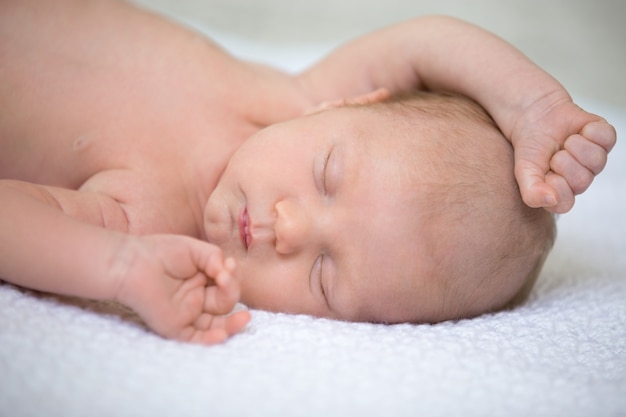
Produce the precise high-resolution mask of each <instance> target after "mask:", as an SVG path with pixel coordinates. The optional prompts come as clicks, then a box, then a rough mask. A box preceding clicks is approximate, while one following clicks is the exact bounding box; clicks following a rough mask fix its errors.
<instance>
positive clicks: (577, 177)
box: [550, 150, 594, 195]
mask: <svg viewBox="0 0 626 417" xmlns="http://www.w3.org/2000/svg"><path fill="white" fill-rule="evenodd" d="M550 168H551V169H552V171H553V172H554V173H555V174H558V175H559V176H561V177H562V178H563V179H564V180H565V181H566V182H567V184H568V186H569V188H570V189H571V191H572V192H573V193H574V194H575V195H577V194H580V193H582V192H584V191H585V190H586V189H587V188H588V187H589V186H590V185H591V182H592V181H593V177H594V174H593V172H591V171H589V170H588V169H587V168H585V167H584V166H583V165H582V164H580V162H578V161H577V160H576V158H574V157H573V156H572V154H570V153H569V152H568V151H565V150H563V151H558V152H557V153H555V154H554V156H553V157H552V159H551V160H550Z"/></svg>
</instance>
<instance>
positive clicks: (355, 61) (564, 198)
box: [300, 17, 615, 212]
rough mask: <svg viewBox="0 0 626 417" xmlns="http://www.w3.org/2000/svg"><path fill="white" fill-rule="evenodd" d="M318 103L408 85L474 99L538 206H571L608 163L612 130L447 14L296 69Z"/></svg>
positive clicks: (500, 45) (509, 49)
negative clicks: (506, 143) (507, 145)
mask: <svg viewBox="0 0 626 417" xmlns="http://www.w3.org/2000/svg"><path fill="white" fill-rule="evenodd" d="M300 79H301V81H302V84H303V85H304V86H305V88H307V89H308V90H309V91H310V93H311V94H312V95H313V97H314V99H315V100H317V101H331V100H337V99H344V98H347V97H355V96H359V95H362V94H367V93H369V92H371V91H374V90H376V89H378V88H386V89H388V90H390V91H391V93H396V92H401V91H408V90H411V89H426V90H446V91H452V92H456V93H459V94H463V95H466V96H468V97H471V98H472V99H474V100H475V101H477V102H478V103H479V104H481V105H482V106H483V107H484V108H485V109H486V110H487V111H488V112H489V114H490V115H491V116H492V117H493V119H494V120H495V121H496V123H497V124H498V126H499V128H500V129H501V130H502V132H503V133H504V135H505V136H506V137H507V138H508V139H509V140H510V141H511V143H512V144H513V146H514V149H515V174H516V178H517V181H518V184H519V186H520V191H521V193H522V197H523V199H524V201H525V202H526V203H527V204H528V205H530V206H532V207H545V208H546V209H548V210H550V211H553V212H566V211H568V210H569V209H570V208H571V207H572V205H573V203H574V195H575V194H579V193H581V192H583V191H584V190H585V189H586V188H587V187H588V186H589V185H590V184H591V181H592V180H593V178H594V176H595V175H597V174H598V173H599V172H600V171H601V170H602V169H603V168H604V165H605V163H606V156H607V153H608V152H609V151H610V150H611V148H612V146H613V145H614V143H615V130H614V129H613V128H612V126H610V125H609V124H608V123H606V121H604V120H603V119H602V118H600V117H598V116H596V115H593V114H590V113H587V112H585V111H583V110H582V109H580V108H579V107H577V106H576V105H574V104H573V102H572V100H571V97H570V96H569V94H568V93H567V91H566V90H565V89H564V88H563V87H562V86H561V84H559V83H558V81H556V80H555V79H554V78H553V77H551V76H550V75H549V74H547V73H546V72H544V71H543V70H541V69H540V68H539V67H537V66H536V65H535V64H534V63H532V62H531V61H530V60H529V59H527V58H526V57H525V56H524V55H523V54H522V53H521V52H519V51H518V50H517V49H515V48H514V47H513V46H511V45H510V44H508V43H507V42H505V41H504V40H502V39H500V38H499V37H497V36H495V35H493V34H491V33H489V32H487V31H484V30H482V29H480V28H478V27H475V26H473V25H471V24H469V23H465V22H462V21H459V20H457V19H453V18H448V17H426V18H417V19H414V20H410V21H407V22H404V23H401V24H398V25H395V26H392V27H390V28H387V29H383V30H380V31H377V32H374V33H372V34H370V35H367V36H364V37H363V38H360V39H357V40H355V41H353V42H351V43H348V44H346V45H345V46H343V47H341V48H339V49H338V50H336V51H335V52H334V53H332V54H331V55H329V56H328V57H327V58H326V59H324V60H322V61H321V62H320V63H318V64H317V65H316V66H314V67H312V68H311V69H310V70H308V71H305V72H304V73H302V74H301V75H300Z"/></svg>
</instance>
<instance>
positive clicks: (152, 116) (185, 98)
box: [0, 0, 310, 237]
mask: <svg viewBox="0 0 626 417" xmlns="http://www.w3.org/2000/svg"><path fill="white" fill-rule="evenodd" d="M27 1H28V0H18V1H16V2H15V4H17V3H20V2H21V5H20V7H15V4H14V3H13V2H8V3H4V4H3V5H1V6H0V80H1V81H0V108H2V109H3V110H2V112H1V113H0V178H11V179H18V180H23V181H29V182H34V183H40V184H45V185H51V186H56V187H63V188H69V189H73V190H80V191H85V192H96V193H102V194H105V195H108V196H111V197H113V198H114V199H115V200H116V201H118V202H120V203H122V204H124V205H125V210H126V213H127V216H128V218H129V231H130V232H133V233H156V232H170V233H184V234H187V235H191V236H195V237H202V235H203V230H202V209H203V207H202V204H203V201H205V200H206V198H207V197H208V194H209V193H210V192H211V190H212V189H213V188H214V186H215V184H216V182H217V180H218V178H219V176H220V174H221V172H222V171H223V169H224V167H225V165H226V163H227V162H228V160H229V158H230V156H231V155H232V153H233V152H234V151H235V150H236V149H237V147H238V146H239V145H240V144H241V142H242V141H244V140H245V139H246V138H247V137H249V136H250V135H251V134H253V133H254V132H255V131H257V130H258V129H260V128H262V127H264V126H266V125H268V124H271V123H273V122H277V121H280V120H284V119H288V118H291V117H295V116H297V115H299V114H301V113H302V111H303V110H305V109H306V107H307V106H308V105H310V103H309V102H308V100H307V98H306V97H305V94H304V93H302V90H301V89H300V88H299V87H298V85H297V84H296V82H295V81H294V78H292V77H289V76H287V75H284V74H282V73H279V72H276V71H273V70H270V69H267V68H263V67H260V66H256V65H252V64H245V63H242V62H240V61H237V60H235V59H234V58H232V57H230V56H229V55H227V54H225V53H224V52H223V51H222V50H220V49H219V48H217V47H216V46H215V45H213V44H212V43H210V42H209V41H207V40H206V39H205V38H203V37H201V36H199V35H197V34H195V33H194V32H191V31H188V30H185V29H181V28H180V27H178V26H175V25H172V24H170V23H168V22H166V21H164V20H162V19H160V18H157V17H155V16H153V15H151V14H149V13H145V12H140V11H136V12H133V13H128V10H124V9H125V8H127V7H129V6H127V5H124V4H119V3H116V2H111V1H101V0H96V1H90V2H84V1H75V0H61V1H63V2H65V3H66V4H67V3H72V4H73V7H70V8H68V7H64V8H58V7H55V5H56V3H57V2H55V1H39V2H32V1H31V2H30V3H32V5H31V4H27V5H25V3H26V2H27ZM60 10H63V11H60ZM68 10H69V11H68ZM121 10H124V13H120V11H121Z"/></svg>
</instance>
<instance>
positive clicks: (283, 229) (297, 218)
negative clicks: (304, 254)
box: [274, 199, 311, 255]
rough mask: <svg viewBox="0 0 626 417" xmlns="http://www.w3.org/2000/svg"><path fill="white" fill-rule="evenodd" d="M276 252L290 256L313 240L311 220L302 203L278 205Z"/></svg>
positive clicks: (287, 201) (281, 202) (275, 231)
mask: <svg viewBox="0 0 626 417" xmlns="http://www.w3.org/2000/svg"><path fill="white" fill-rule="evenodd" d="M275 209H276V224H275V225H274V233H275V234H276V251H277V252H278V253H280V254H283V255H289V254H292V253H294V252H297V251H299V250H301V249H302V248H303V247H304V245H305V244H306V243H307V241H308V239H310V238H311V219H310V216H309V215H308V214H307V211H306V210H305V209H304V207H302V205H301V203H299V202H297V201H295V200H289V199H286V200H282V201H279V202H278V203H276V206H275Z"/></svg>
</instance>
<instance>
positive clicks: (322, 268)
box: [318, 254, 326, 300]
mask: <svg viewBox="0 0 626 417" xmlns="http://www.w3.org/2000/svg"><path fill="white" fill-rule="evenodd" d="M318 259H319V261H318V262H319V265H320V267H319V271H320V272H319V276H318V279H319V283H320V290H321V291H322V296H323V297H324V300H326V291H324V285H323V281H322V276H323V275H322V271H323V270H324V254H321V255H320V256H319V257H318Z"/></svg>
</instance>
